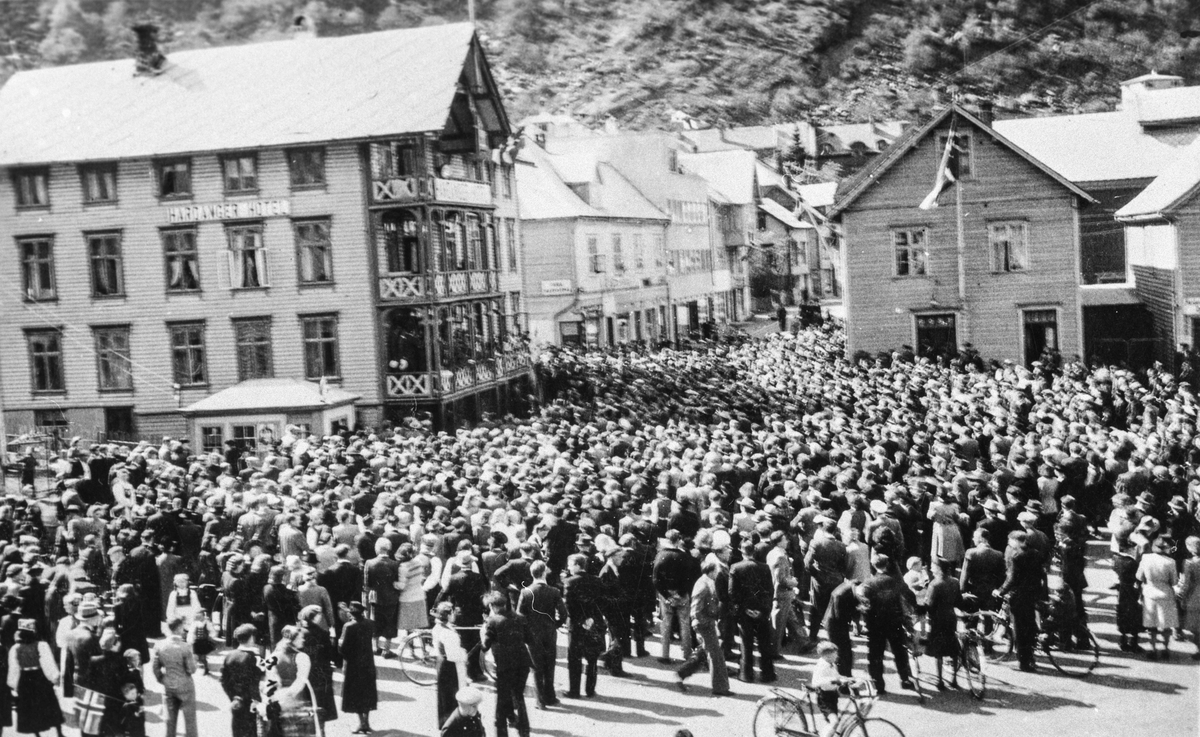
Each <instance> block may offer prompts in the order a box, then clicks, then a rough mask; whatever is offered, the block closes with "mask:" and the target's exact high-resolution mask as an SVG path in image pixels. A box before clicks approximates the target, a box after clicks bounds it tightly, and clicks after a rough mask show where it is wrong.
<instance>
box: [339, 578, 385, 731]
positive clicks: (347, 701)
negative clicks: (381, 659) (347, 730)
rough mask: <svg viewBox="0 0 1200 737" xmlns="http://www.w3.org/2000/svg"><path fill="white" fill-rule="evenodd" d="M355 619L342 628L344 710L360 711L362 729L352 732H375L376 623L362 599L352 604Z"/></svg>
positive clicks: (376, 695) (350, 606) (357, 712)
mask: <svg viewBox="0 0 1200 737" xmlns="http://www.w3.org/2000/svg"><path fill="white" fill-rule="evenodd" d="M349 610H350V617H351V620H350V621H349V622H347V623H346V626H345V627H343V628H342V639H341V642H339V643H338V651H339V652H340V653H341V655H342V660H343V662H344V663H345V668H344V670H343V671H342V673H343V675H344V678H345V680H344V681H343V682H342V711H345V712H349V713H353V714H357V715H358V729H356V730H354V731H353V732H352V733H351V734H369V733H370V732H371V712H373V711H375V709H376V708H377V707H378V705H379V691H378V685H377V683H376V675H375V652H374V650H375V626H374V625H373V624H372V623H371V620H369V619H367V616H366V612H367V608H366V607H365V606H363V604H362V602H360V601H352V602H350V604H349Z"/></svg>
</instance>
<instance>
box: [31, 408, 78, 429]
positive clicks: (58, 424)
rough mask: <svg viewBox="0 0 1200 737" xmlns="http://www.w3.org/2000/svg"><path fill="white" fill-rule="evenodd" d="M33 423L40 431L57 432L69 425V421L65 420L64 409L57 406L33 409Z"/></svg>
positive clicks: (67, 427)
mask: <svg viewBox="0 0 1200 737" xmlns="http://www.w3.org/2000/svg"><path fill="white" fill-rule="evenodd" d="M33 424H34V426H35V427H37V428H38V429H39V430H40V431H42V432H48V433H59V432H60V431H66V430H68V429H69V428H70V427H71V423H70V422H69V421H68V420H67V413H66V411H65V410H63V409H61V408H59V407H52V408H50V409H35V410H34V411H33Z"/></svg>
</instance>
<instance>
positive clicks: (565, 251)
mask: <svg viewBox="0 0 1200 737" xmlns="http://www.w3.org/2000/svg"><path fill="white" fill-rule="evenodd" d="M580 228H581V226H580V225H579V221H578V219H575V218H564V219H561V220H527V221H524V222H523V223H522V224H521V242H522V246H523V248H522V249H521V253H520V258H521V261H522V264H521V269H522V273H521V276H522V277H523V288H524V295H525V305H526V309H527V310H528V313H529V332H530V338H531V340H532V341H533V343H534V344H535V345H536V344H541V343H551V344H557V343H558V326H557V325H555V324H554V316H555V315H556V314H557V313H559V312H560V311H562V310H565V309H566V308H568V307H570V306H571V303H572V302H573V300H574V298H575V295H574V294H573V293H571V294H556V295H543V294H542V282H543V281H546V280H554V279H569V280H570V281H571V286H572V288H578V287H579V274H580V273H582V272H581V270H582V269H584V268H586V269H588V270H589V272H590V269H591V266H590V265H588V264H586V263H585V262H586V261H587V258H586V252H587V243H586V239H585V238H584V237H583V236H582V235H580V236H578V239H579V240H580V241H582V242H583V245H582V246H577V245H576V243H575V241H576V238H577V236H576V232H577V231H580ZM579 248H582V249H583V251H584V254H585V255H584V257H583V258H582V260H580V257H579V256H578V253H577V252H578V250H579ZM577 262H578V266H577Z"/></svg>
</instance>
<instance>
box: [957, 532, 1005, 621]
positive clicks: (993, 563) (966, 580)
mask: <svg viewBox="0 0 1200 737" xmlns="http://www.w3.org/2000/svg"><path fill="white" fill-rule="evenodd" d="M974 539H975V547H973V548H971V549H970V550H968V551H967V553H966V555H965V556H964V558H963V568H962V573H961V574H960V575H959V581H958V585H959V587H960V588H961V589H962V592H963V594H971V595H973V596H974V597H975V599H976V601H977V602H978V604H979V608H980V609H984V610H987V611H992V610H995V609H998V608H999V603H998V602H996V601H995V600H994V599H993V598H992V592H993V591H995V590H996V589H998V588H1000V586H1001V585H1002V584H1003V583H1004V578H1005V575H1006V572H1005V565H1004V553H1001V552H1000V551H999V550H996V549H995V548H993V547H992V545H991V541H992V537H991V533H990V532H989V531H988V530H986V529H984V528H982V527H980V528H978V529H976V530H975V538H974Z"/></svg>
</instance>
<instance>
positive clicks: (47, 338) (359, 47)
mask: <svg viewBox="0 0 1200 737" xmlns="http://www.w3.org/2000/svg"><path fill="white" fill-rule="evenodd" d="M141 32H142V33H143V34H144V37H143V38H142V39H141V41H142V45H143V48H144V49H148V50H149V51H151V52H153V51H154V50H155V46H154V39H153V30H152V29H146V28H143V29H142V31H141ZM510 143H511V131H510V129H509V123H508V120H507V117H506V115H505V112H504V107H503V103H502V101H501V99H500V96H499V93H498V91H497V89H496V85H495V82H494V81H493V79H492V76H491V73H490V71H489V68H488V63H487V60H486V58H485V57H484V53H483V50H482V47H481V46H480V43H479V41H478V39H477V38H476V36H475V33H474V29H473V28H472V26H470V25H469V24H452V25H444V26H436V27H428V28H420V29H411V30H399V31H387V32H381V33H372V34H365V35H359V36H343V37H338V38H315V37H311V36H310V35H308V34H301V35H298V36H297V37H296V38H294V39H291V40H283V41H276V42H271V43H260V44H250V45H243V46H233V47H225V48H213V49H204V50H197V51H186V52H169V53H168V54H167V56H166V57H165V59H164V58H163V57H162V56H161V55H159V54H156V53H145V54H140V55H139V58H138V59H136V60H134V59H127V60H118V61H108V62H98V63H93V64H82V65H76V66H67V67H59V68H49V69H41V70H36V71H27V72H20V73H18V74H16V75H14V76H13V77H12V78H11V79H10V80H9V82H8V83H7V84H6V85H5V87H4V88H3V89H2V90H0V168H2V169H3V172H2V173H0V223H2V224H3V231H4V237H5V239H7V242H8V244H7V246H5V247H6V248H8V249H10V250H9V251H8V253H9V254H10V257H9V258H4V259H0V285H3V289H2V290H0V313H2V314H3V320H2V321H0V341H2V342H3V344H4V345H5V346H7V348H6V349H5V350H4V351H2V352H0V384H2V387H3V389H2V393H0V404H2V405H3V407H4V411H5V421H6V422H7V423H8V426H9V429H10V430H11V431H16V430H20V429H24V428H26V427H50V428H56V429H59V430H61V431H69V432H71V433H74V434H81V435H86V436H90V437H104V436H107V437H123V436H142V437H153V436H162V435H174V436H181V435H183V434H184V433H185V429H186V427H187V422H186V419H185V416H184V413H183V412H182V410H183V409H184V408H186V407H188V406H190V405H193V404H194V403H196V402H198V401H199V400H201V399H203V398H204V397H206V396H208V395H210V394H214V393H217V392H219V391H221V390H223V389H226V388H228V387H231V386H233V385H235V384H238V383H239V382H243V381H247V380H258V379H264V378H273V377H274V378H280V379H283V378H293V379H302V380H308V381H310V382H320V383H322V384H323V385H324V386H333V387H336V388H338V389H339V390H341V391H343V392H346V393H349V394H352V395H354V396H356V397H359V398H360V399H359V403H358V406H357V412H358V416H357V421H358V422H361V423H363V424H365V425H374V424H376V423H378V422H379V421H380V420H382V419H385V418H387V419H399V418H402V417H404V416H408V415H411V414H413V413H416V412H425V411H427V412H430V413H431V414H432V415H433V419H434V421H435V423H437V424H440V425H443V426H450V425H455V424H458V423H459V422H462V421H469V420H471V419H474V418H476V417H478V416H479V415H480V414H481V413H482V412H485V411H496V412H500V411H504V410H506V409H510V408H512V407H513V406H514V402H513V397H514V396H520V395H521V394H522V393H523V392H524V391H526V390H525V388H524V386H523V384H524V383H525V382H527V381H528V375H529V355H528V351H527V350H525V349H524V341H523V340H521V338H520V335H521V333H522V331H523V329H524V328H523V325H522V324H521V320H520V310H521V306H520V273H519V256H518V253H519V223H518V220H517V210H516V190H515V185H514V177H513V172H512V166H511V161H512V152H511V151H510V150H506V149H508V147H509V145H510ZM204 438H205V440H204V445H206V446H207V445H210V444H212V443H217V444H218V445H219V443H218V441H219V440H224V439H229V438H223V437H219V436H218V434H217V433H216V432H215V431H213V432H209V433H207V434H205V435H204ZM197 450H199V448H198V449H197Z"/></svg>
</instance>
